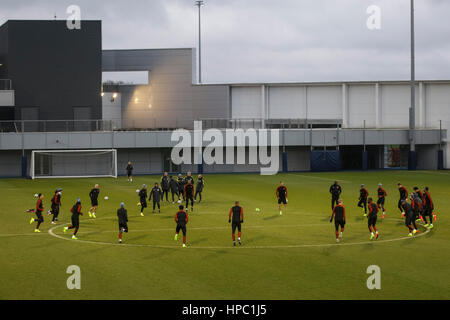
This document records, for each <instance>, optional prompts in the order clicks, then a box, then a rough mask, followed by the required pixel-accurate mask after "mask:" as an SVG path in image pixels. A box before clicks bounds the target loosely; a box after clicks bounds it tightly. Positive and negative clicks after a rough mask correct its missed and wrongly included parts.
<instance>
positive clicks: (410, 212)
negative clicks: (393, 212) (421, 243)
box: [402, 199, 419, 237]
mask: <svg viewBox="0 0 450 320" xmlns="http://www.w3.org/2000/svg"><path fill="white" fill-rule="evenodd" d="M402 210H403V212H405V215H404V216H405V226H407V227H408V229H409V234H408V236H409V237H412V236H413V235H415V234H416V233H417V232H419V231H418V230H417V225H416V218H415V217H416V213H415V212H414V209H413V207H412V206H411V205H410V204H409V203H408V202H407V201H406V199H404V200H402Z"/></svg>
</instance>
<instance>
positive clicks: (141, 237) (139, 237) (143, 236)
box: [130, 234, 148, 241]
mask: <svg viewBox="0 0 450 320" xmlns="http://www.w3.org/2000/svg"><path fill="white" fill-rule="evenodd" d="M146 237H148V234H143V235H140V236H137V237H133V238H130V240H133V241H135V240H141V239H144V238H146Z"/></svg>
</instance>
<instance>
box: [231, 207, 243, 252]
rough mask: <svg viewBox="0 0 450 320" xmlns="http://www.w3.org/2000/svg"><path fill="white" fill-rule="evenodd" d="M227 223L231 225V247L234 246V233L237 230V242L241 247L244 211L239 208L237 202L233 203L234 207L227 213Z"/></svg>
mask: <svg viewBox="0 0 450 320" xmlns="http://www.w3.org/2000/svg"><path fill="white" fill-rule="evenodd" d="M228 223H231V237H232V239H233V245H234V246H235V245H236V237H235V235H234V234H235V232H236V228H237V229H238V232H239V233H238V242H239V245H241V235H242V223H244V209H242V207H241V206H239V201H235V202H234V207H231V209H230V212H229V213H228Z"/></svg>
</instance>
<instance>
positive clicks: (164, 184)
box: [161, 172, 170, 202]
mask: <svg viewBox="0 0 450 320" xmlns="http://www.w3.org/2000/svg"><path fill="white" fill-rule="evenodd" d="M161 189H162V196H161V200H162V201H164V195H166V202H169V189H170V188H169V177H168V176H167V172H164V174H163V176H162V178H161Z"/></svg>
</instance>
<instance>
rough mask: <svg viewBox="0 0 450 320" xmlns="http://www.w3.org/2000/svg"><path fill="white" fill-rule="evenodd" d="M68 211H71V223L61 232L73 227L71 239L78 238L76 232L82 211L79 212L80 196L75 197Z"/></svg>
mask: <svg viewBox="0 0 450 320" xmlns="http://www.w3.org/2000/svg"><path fill="white" fill-rule="evenodd" d="M70 212H72V224H71V225H70V226H68V227H64V229H63V232H64V233H66V232H67V230H69V229H74V231H73V235H72V239H73V240H78V238H77V232H78V229H79V228H80V215H83V213H82V212H81V200H80V198H78V199H77V202H76V203H75V204H74V205H73V207H72V209H70Z"/></svg>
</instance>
